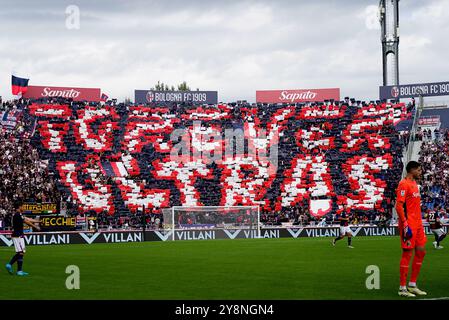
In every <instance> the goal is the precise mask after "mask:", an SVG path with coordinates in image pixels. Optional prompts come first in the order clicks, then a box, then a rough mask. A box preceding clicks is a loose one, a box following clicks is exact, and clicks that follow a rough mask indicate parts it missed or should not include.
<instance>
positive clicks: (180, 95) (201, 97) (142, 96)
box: [134, 90, 218, 104]
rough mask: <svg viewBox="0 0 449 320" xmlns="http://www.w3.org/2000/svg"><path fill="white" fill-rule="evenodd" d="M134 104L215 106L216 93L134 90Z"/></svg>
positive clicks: (216, 101) (216, 100)
mask: <svg viewBox="0 0 449 320" xmlns="http://www.w3.org/2000/svg"><path fill="white" fill-rule="evenodd" d="M134 95H135V103H143V104H146V103H150V102H156V103H157V102H175V103H182V102H191V103H194V104H217V103H218V91H154V90H135V91H134Z"/></svg>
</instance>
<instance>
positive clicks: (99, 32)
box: [0, 0, 449, 101]
mask: <svg viewBox="0 0 449 320" xmlns="http://www.w3.org/2000/svg"><path fill="white" fill-rule="evenodd" d="M447 3H448V1H447V0H432V1H425V2H424V1H418V0H411V1H401V10H402V11H401V48H400V52H401V62H400V63H401V65H400V68H401V79H402V81H405V82H411V81H414V82H419V81H418V80H419V79H423V81H424V78H425V81H433V80H434V79H435V80H447V79H439V78H444V76H445V74H448V72H449V67H448V66H447V65H446V64H445V63H444V62H445V56H446V54H445V52H448V50H449V48H448V44H447V41H446V40H445V38H446V34H447V32H448V31H449V30H448V27H447V23H446V21H447V19H448V18H449V16H448V14H447V13H445V12H442V13H440V14H439V15H438V14H437V13H435V12H434V11H432V10H430V9H429V8H431V7H432V6H437V7H438V6H441V7H442V8H443V9H444V8H447V9H448V11H449V6H447ZM71 4H75V5H78V6H79V7H80V10H81V29H80V30H72V31H69V30H67V29H66V28H65V13H64V10H65V7H66V6H67V5H71ZM377 4H378V1H377V0H376V1H370V0H353V1H341V0H340V1H331V0H327V1H297V0H287V1H245V2H242V1H220V2H217V1H118V0H117V1H65V0H64V1H18V2H17V1H14V2H12V1H11V2H6V3H5V4H4V5H3V6H2V12H1V13H0V30H1V31H6V30H7V32H1V33H0V41H2V43H3V44H4V45H3V46H2V47H0V79H1V80H2V82H6V81H8V80H7V79H9V76H10V70H11V69H12V68H16V67H18V68H19V69H20V68H22V69H24V70H26V71H27V72H29V74H28V75H29V76H30V77H31V83H34V84H53V85H55V84H60V85H65V84H67V85H74V86H75V85H77V86H82V85H86V86H100V87H102V88H103V89H104V90H105V91H106V92H108V93H109V95H110V96H111V95H112V96H116V97H118V98H119V99H120V98H124V97H125V96H128V97H129V96H132V94H133V89H134V88H137V87H139V88H144V87H147V88H148V87H150V86H151V85H153V84H154V82H156V81H157V80H162V81H165V82H168V83H173V84H175V83H179V82H181V81H183V80H186V81H188V82H189V84H191V86H192V87H194V88H196V87H199V88H202V89H209V90H213V89H217V90H218V91H219V92H220V98H221V100H223V101H231V100H236V99H247V100H250V101H253V100H254V98H255V90H257V89H271V88H273V89H283V88H289V89H294V88H306V87H310V88H312V87H313V88H319V87H341V88H342V94H344V95H349V96H354V97H356V98H359V99H364V98H366V99H373V98H375V97H376V96H377V94H378V85H379V84H380V83H381V81H382V74H381V72H382V71H381V55H380V54H381V47H380V31H379V30H369V29H368V28H367V27H366V26H365V20H364V17H363V13H364V10H365V8H366V7H367V6H369V5H376V6H377ZM429 10H430V11H429ZM425 43H429V46H430V48H431V49H430V50H428V49H426V47H425ZM437 78H438V79H437ZM6 83H7V82H6ZM0 94H3V96H7V94H6V92H4V91H3V92H1V93H0Z"/></svg>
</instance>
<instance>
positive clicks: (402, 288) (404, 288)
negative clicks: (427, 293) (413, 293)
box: [399, 286, 407, 291]
mask: <svg viewBox="0 0 449 320" xmlns="http://www.w3.org/2000/svg"><path fill="white" fill-rule="evenodd" d="M399 290H402V291H404V290H407V287H406V286H399Z"/></svg>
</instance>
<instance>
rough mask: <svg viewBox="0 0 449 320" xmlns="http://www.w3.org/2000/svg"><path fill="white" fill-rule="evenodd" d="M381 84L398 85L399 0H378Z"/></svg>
mask: <svg viewBox="0 0 449 320" xmlns="http://www.w3.org/2000/svg"><path fill="white" fill-rule="evenodd" d="M379 22H380V25H381V30H382V31H381V42H382V64H383V85H384V86H398V85H399V0H380V3H379Z"/></svg>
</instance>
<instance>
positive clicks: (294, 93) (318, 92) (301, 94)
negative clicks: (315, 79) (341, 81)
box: [256, 88, 340, 103]
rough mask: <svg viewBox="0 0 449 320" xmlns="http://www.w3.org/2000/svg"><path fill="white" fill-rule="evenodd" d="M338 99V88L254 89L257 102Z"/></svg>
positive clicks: (298, 101)
mask: <svg viewBox="0 0 449 320" xmlns="http://www.w3.org/2000/svg"><path fill="white" fill-rule="evenodd" d="M331 99H333V100H335V101H340V89H339V88H330V89H301V90H265V91H263V90H260V91H256V102H258V103H300V102H323V101H325V100H331Z"/></svg>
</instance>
